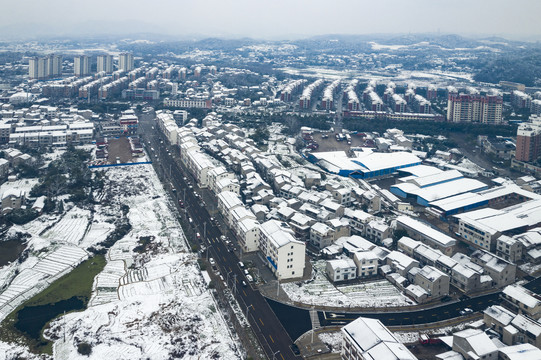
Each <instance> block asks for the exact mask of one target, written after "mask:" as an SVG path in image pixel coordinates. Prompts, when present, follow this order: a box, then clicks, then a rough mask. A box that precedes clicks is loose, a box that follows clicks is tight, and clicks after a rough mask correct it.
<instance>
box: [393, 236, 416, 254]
mask: <svg viewBox="0 0 541 360" xmlns="http://www.w3.org/2000/svg"><path fill="white" fill-rule="evenodd" d="M421 244H422V243H421V242H420V241H417V240H413V239H412V238H410V237H407V236H403V237H401V238H400V239H399V240H398V243H397V247H398V250H400V251H402V252H403V253H404V254H406V255H408V256H409V257H413V252H414V250H415V249H416V248H417V247H418V246H420V245H421Z"/></svg>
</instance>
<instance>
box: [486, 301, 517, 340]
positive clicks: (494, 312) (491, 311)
mask: <svg viewBox="0 0 541 360" xmlns="http://www.w3.org/2000/svg"><path fill="white" fill-rule="evenodd" d="M515 316H516V314H515V313H513V312H511V311H509V310H507V309H506V308H504V307H503V306H500V305H492V306H489V307H488V308H486V309H485V311H483V322H484V323H485V325H486V327H487V328H490V329H493V330H494V331H497V332H498V333H499V334H500V335H503V329H504V328H505V327H506V326H508V325H509V324H511V321H513V319H514V318H515ZM508 345H511V344H508Z"/></svg>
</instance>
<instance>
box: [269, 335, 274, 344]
mask: <svg viewBox="0 0 541 360" xmlns="http://www.w3.org/2000/svg"><path fill="white" fill-rule="evenodd" d="M269 338H270V339H271V341H272V343H273V344H274V339H273V338H272V336H271V334H269Z"/></svg>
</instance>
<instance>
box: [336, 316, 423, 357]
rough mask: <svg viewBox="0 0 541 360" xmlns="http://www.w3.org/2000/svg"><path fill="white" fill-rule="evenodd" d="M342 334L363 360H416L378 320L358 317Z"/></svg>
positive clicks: (343, 329) (344, 328) (345, 327)
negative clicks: (360, 354)
mask: <svg viewBox="0 0 541 360" xmlns="http://www.w3.org/2000/svg"><path fill="white" fill-rule="evenodd" d="M342 332H343V333H344V335H345V336H348V338H349V339H350V340H351V343H352V345H354V346H355V347H356V348H357V349H358V350H359V351H360V352H361V353H362V356H363V357H364V358H365V359H374V360H377V359H386V360H394V359H397V360H416V359H417V358H416V357H415V356H414V355H413V354H412V353H411V352H410V351H409V350H408V349H407V348H406V347H405V346H404V345H403V344H402V343H400V341H398V339H397V338H396V337H395V336H394V335H393V334H392V333H391V332H390V331H389V330H388V329H387V328H386V327H385V326H384V325H383V324H382V323H381V321H379V320H376V319H369V318H363V317H360V318H358V319H356V320H355V321H352V322H351V323H349V324H348V325H346V326H344V327H343V328H342Z"/></svg>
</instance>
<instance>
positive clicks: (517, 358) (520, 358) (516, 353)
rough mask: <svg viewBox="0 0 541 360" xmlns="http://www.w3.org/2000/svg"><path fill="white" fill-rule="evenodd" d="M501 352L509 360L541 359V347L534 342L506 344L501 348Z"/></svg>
mask: <svg viewBox="0 0 541 360" xmlns="http://www.w3.org/2000/svg"><path fill="white" fill-rule="evenodd" d="M498 350H499V351H500V354H503V355H504V358H505V359H507V360H539V359H541V349H539V348H537V347H535V346H533V345H532V344H518V345H513V346H505V347H502V348H500V349H498Z"/></svg>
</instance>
